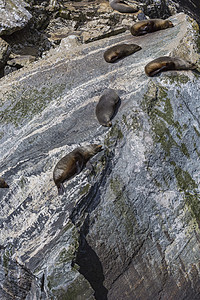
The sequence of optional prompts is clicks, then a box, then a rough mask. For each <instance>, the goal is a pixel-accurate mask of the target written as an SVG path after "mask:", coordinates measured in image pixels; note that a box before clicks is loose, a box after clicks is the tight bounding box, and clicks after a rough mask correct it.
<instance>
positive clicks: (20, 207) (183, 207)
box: [0, 13, 200, 300]
mask: <svg viewBox="0 0 200 300" xmlns="http://www.w3.org/2000/svg"><path fill="white" fill-rule="evenodd" d="M170 19H171V20H172V22H173V23H174V24H175V26H174V27H173V28H169V29H166V30H161V31H158V32H155V33H152V34H147V35H145V36H141V37H133V36H132V35H131V34H130V32H126V33H123V34H120V35H117V36H113V37H110V38H105V39H102V40H99V41H95V42H91V43H89V44H83V45H80V44H79V43H78V42H76V39H75V38H74V37H73V38H71V39H68V41H67V42H66V43H67V45H68V46H67V47H65V46H64V47H62V46H61V48H60V51H59V48H57V49H54V50H52V51H51V52H50V53H49V55H47V56H46V57H44V58H43V59H40V60H39V61H37V62H34V64H32V65H29V66H25V67H24V68H23V69H20V70H19V71H18V72H14V73H12V74H9V75H8V76H6V77H5V78H1V80H0V82H1V90H0V103H1V105H0V123H1V131H0V140H1V145H2V146H1V148H0V166H1V170H0V171H1V173H0V176H2V177H3V178H4V179H5V180H6V182H7V183H8V184H9V186H10V188H9V189H6V190H4V189H1V190H0V205H1V206H0V207H1V209H0V245H1V248H2V249H3V250H2V251H4V252H3V253H6V259H7V261H10V262H12V266H13V268H14V269H15V270H16V272H14V273H13V274H14V275H13V278H10V277H9V278H7V277H6V275H5V274H6V271H5V268H7V265H5V264H4V262H3V260H1V265H2V268H4V272H1V290H0V295H4V294H3V292H4V290H5V287H6V286H8V285H9V284H10V282H13V283H16V284H17V286H18V289H20V284H19V281H17V279H16V278H18V277H19V273H20V272H21V271H19V270H20V268H25V270H27V272H28V274H29V275H28V276H27V277H26V278H27V281H26V282H27V284H26V289H25V297H26V299H33V298H34V295H35V294H34V293H37V295H41V297H43V298H42V299H51V298H52V299H64V298H65V299H73V300H75V299H77V300H78V299H81V300H86V299H87V300H88V299H100V300H104V299H108V300H114V299H115V300H116V299H124V300H132V299H133V298H134V299H137V300H139V299H155V300H158V299H162V300H163V299H181V300H183V299H198V297H199V293H200V277H199V275H200V274H199V273H200V264H199V261H200V252H199V245H200V230H199V224H200V199H199V193H200V188H199V182H200V177H199V174H200V164H199V157H200V148H199V145H200V143H199V138H200V123H199V114H200V107H199V95H200V93H199V86H200V78H199V74H198V72H196V73H195V72H192V71H180V72H178V71H171V72H166V73H162V74H160V75H158V76H156V77H154V78H149V77H147V76H146V75H145V73H144V66H145V65H146V64H147V63H148V62H149V61H151V60H152V59H154V58H156V57H158V56H163V55H172V54H173V55H180V56H184V58H187V59H189V60H190V61H192V62H196V61H198V59H199V55H198V52H199V49H198V43H197V42H198V38H199V36H198V26H197V23H196V22H195V21H194V20H192V19H191V18H190V17H188V16H187V15H185V14H182V13H181V14H178V15H175V16H173V17H171V18H170ZM70 40H71V42H70ZM122 42H125V43H136V44H139V45H140V46H141V47H142V50H140V51H138V52H136V53H134V54H133V55H130V56H128V57H126V58H124V59H122V60H120V61H119V62H117V63H115V64H108V63H106V62H105V61H104V59H103V53H104V51H105V50H106V49H107V48H108V47H110V46H112V45H115V44H117V43H122ZM70 43H72V45H73V46H72V47H70ZM63 45H65V43H63ZM106 88H113V89H115V90H116V91H117V92H118V94H119V96H120V98H121V106H120V108H119V110H118V114H117V115H116V116H115V118H114V119H113V121H112V123H113V126H112V128H110V129H109V128H105V127H102V126H100V125H99V123H98V121H97V119H96V117H95V106H96V103H97V102H98V99H99V97H100V96H101V94H102V93H103V91H104V90H105V89H106ZM88 143H100V144H102V145H103V147H104V151H103V152H100V153H98V154H97V155H96V156H95V157H93V158H92V160H91V163H92V164H93V167H94V169H93V170H88V169H84V170H83V171H82V172H81V173H80V174H79V175H77V176H75V177H74V178H73V179H72V180H70V181H68V182H66V183H65V184H64V185H65V190H66V191H65V195H63V196H58V195H57V189H56V186H55V185H54V182H53V179H52V172H53V168H54V166H55V164H56V163H57V162H58V160H59V159H60V158H61V157H63V156H64V155H65V154H66V153H68V152H70V151H71V150H73V149H74V148H75V147H77V146H78V145H85V144H88ZM18 266H20V268H19V267H18ZM7 269H8V268H7ZM20 274H21V273H20ZM23 278H24V277H23ZM31 297H32V298H31ZM2 299H3V297H2ZM10 299H14V298H13V297H12V295H11V298H10Z"/></svg>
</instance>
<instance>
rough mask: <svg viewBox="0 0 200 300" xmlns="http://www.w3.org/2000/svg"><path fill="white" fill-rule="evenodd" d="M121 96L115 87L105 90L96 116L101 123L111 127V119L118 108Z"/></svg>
mask: <svg viewBox="0 0 200 300" xmlns="http://www.w3.org/2000/svg"><path fill="white" fill-rule="evenodd" d="M119 101H120V98H119V96H118V95H117V93H116V92H115V91H114V90H113V89H107V90H105V91H104V93H103V94H102V96H101V97H100V99H99V102H98V103H97V106H96V116H97V119H98V121H99V123H100V124H101V125H103V126H106V127H111V126H112V123H111V122H110V120H111V119H112V117H113V115H114V114H115V112H116V110H117V106H118V104H119Z"/></svg>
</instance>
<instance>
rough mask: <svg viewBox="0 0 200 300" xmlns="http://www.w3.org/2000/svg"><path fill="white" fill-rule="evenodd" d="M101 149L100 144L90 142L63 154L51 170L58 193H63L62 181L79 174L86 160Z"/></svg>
mask: <svg viewBox="0 0 200 300" xmlns="http://www.w3.org/2000/svg"><path fill="white" fill-rule="evenodd" d="M101 150H102V146H101V145H97V144H91V145H87V146H82V147H78V148H76V149H74V150H73V151H72V152H70V153H68V154H67V155H65V156H64V157H63V158H61V160H59V162H58V163H57V165H56V166H55V168H54V170H53V180H54V182H55V184H56V186H57V188H58V194H59V195H62V194H63V193H64V186H63V182H64V181H66V180H69V179H71V178H72V177H73V176H74V175H76V174H79V173H80V172H81V171H82V170H83V168H84V167H85V165H86V163H87V162H88V160H89V159H90V158H91V157H92V156H94V155H95V154H96V153H98V152H100V151H101Z"/></svg>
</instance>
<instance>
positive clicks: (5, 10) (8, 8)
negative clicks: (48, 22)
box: [0, 0, 32, 35]
mask: <svg viewBox="0 0 200 300" xmlns="http://www.w3.org/2000/svg"><path fill="white" fill-rule="evenodd" d="M27 6H28V4H27V3H26V2H25V1H23V0H14V1H13V0H9V1H7V0H0V35H3V34H11V33H13V32H15V31H17V30H20V29H22V28H24V26H25V25H26V24H28V22H29V21H30V19H31V18H32V15H31V14H30V13H29V12H28V10H26V7H27Z"/></svg>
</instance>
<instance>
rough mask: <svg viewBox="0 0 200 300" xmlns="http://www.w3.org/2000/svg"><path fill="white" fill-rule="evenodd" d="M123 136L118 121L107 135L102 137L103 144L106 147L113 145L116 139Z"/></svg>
mask: <svg viewBox="0 0 200 300" xmlns="http://www.w3.org/2000/svg"><path fill="white" fill-rule="evenodd" d="M122 138H123V133H122V131H121V128H120V127H119V125H118V122H116V123H115V124H114V125H113V126H112V127H111V129H110V131H109V132H108V134H107V136H106V137H105V139H104V145H105V146H107V147H108V148H109V147H111V146H113V145H114V144H115V143H116V142H117V141H118V140H121V139H122Z"/></svg>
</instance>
